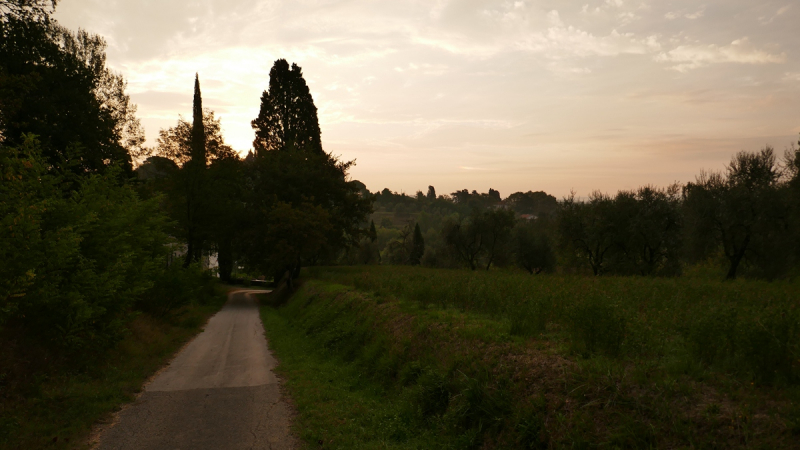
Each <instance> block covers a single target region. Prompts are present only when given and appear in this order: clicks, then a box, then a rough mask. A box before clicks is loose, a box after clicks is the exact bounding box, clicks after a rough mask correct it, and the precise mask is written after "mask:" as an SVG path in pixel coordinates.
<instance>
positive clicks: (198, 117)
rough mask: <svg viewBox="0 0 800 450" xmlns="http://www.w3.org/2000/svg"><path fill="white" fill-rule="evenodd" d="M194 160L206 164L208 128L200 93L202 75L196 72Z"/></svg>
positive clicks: (193, 105) (200, 164)
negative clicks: (205, 123) (204, 119)
mask: <svg viewBox="0 0 800 450" xmlns="http://www.w3.org/2000/svg"><path fill="white" fill-rule="evenodd" d="M192 161H194V162H196V164H197V165H198V166H202V167H205V166H206V162H207V161H206V130H205V127H204V126H203V97H202V96H201V95H200V77H199V76H198V74H194V101H193V102H192Z"/></svg>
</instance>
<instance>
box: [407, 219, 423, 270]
mask: <svg viewBox="0 0 800 450" xmlns="http://www.w3.org/2000/svg"><path fill="white" fill-rule="evenodd" d="M424 253H425V240H424V239H423V238H422V232H421V231H420V229H419V224H416V225H415V226H414V238H413V239H412V241H411V255H409V260H410V262H411V265H412V266H416V265H418V264H419V263H420V260H421V259H422V255H423V254H424Z"/></svg>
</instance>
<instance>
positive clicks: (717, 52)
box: [656, 37, 786, 72]
mask: <svg viewBox="0 0 800 450" xmlns="http://www.w3.org/2000/svg"><path fill="white" fill-rule="evenodd" d="M656 61H659V62H671V63H678V64H676V65H674V66H673V68H674V69H675V70H677V71H679V72H686V71H689V70H691V69H696V68H698V67H702V66H706V65H709V64H718V63H739V64H780V63H785V62H786V53H779V54H774V53H769V52H767V51H764V50H760V49H758V48H756V47H755V46H754V45H753V44H752V43H750V40H749V39H748V38H746V37H744V38H741V39H737V40H735V41H733V42H731V44H730V45H725V46H718V45H714V44H709V45H681V46H679V47H676V48H674V49H672V50H670V51H668V52H664V53H660V54H659V55H658V56H657V57H656Z"/></svg>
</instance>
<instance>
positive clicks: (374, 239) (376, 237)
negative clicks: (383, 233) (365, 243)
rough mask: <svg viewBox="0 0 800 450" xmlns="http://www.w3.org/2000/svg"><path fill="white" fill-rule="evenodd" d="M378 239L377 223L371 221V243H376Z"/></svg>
mask: <svg viewBox="0 0 800 450" xmlns="http://www.w3.org/2000/svg"><path fill="white" fill-rule="evenodd" d="M377 239H378V232H377V231H375V221H374V220H370V221H369V241H370V242H375V241H376V240H377Z"/></svg>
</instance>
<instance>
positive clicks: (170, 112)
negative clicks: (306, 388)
mask: <svg viewBox="0 0 800 450" xmlns="http://www.w3.org/2000/svg"><path fill="white" fill-rule="evenodd" d="M55 17H56V19H57V20H58V21H59V22H60V23H61V24H62V25H65V26H67V27H68V28H71V29H73V30H74V29H77V28H82V29H85V30H87V31H90V32H93V33H97V34H100V35H102V36H104V37H105V39H106V40H107V42H108V49H107V55H108V60H107V65H108V66H109V67H110V68H111V69H112V70H114V71H117V72H119V73H121V74H123V76H124V77H125V78H126V79H127V80H128V89H127V92H128V93H129V94H130V96H131V99H132V101H133V102H134V103H136V104H137V105H138V117H139V118H140V119H141V121H142V124H143V125H144V127H145V132H146V137H147V141H148V143H149V144H150V145H153V144H155V139H156V138H157V137H158V131H159V130H160V129H161V128H168V127H171V126H174V125H175V124H176V123H177V120H178V116H179V115H183V117H185V118H189V117H191V111H192V105H191V102H192V89H193V83H194V75H195V73H196V72H197V73H198V74H199V76H200V83H201V89H202V92H203V106H204V107H207V108H211V109H213V110H214V111H215V113H216V115H217V116H218V117H220V118H221V120H222V129H223V133H224V136H225V139H226V141H227V143H229V144H231V145H232V146H233V147H234V148H235V149H236V150H238V151H240V152H241V153H243V154H246V153H247V151H248V150H249V149H250V148H251V147H252V141H253V137H254V133H253V130H252V128H251V127H250V121H251V120H253V119H254V118H255V117H256V116H257V115H258V111H259V105H260V96H261V93H262V92H263V91H264V90H265V89H267V88H268V84H269V70H270V68H271V67H272V64H273V62H274V61H275V60H276V59H278V58H285V59H286V60H287V61H289V62H290V63H292V62H294V63H297V64H298V65H299V66H300V67H302V69H303V73H304V75H305V79H306V81H307V83H308V85H309V88H310V90H311V93H312V95H313V97H314V102H315V104H316V106H317V108H318V110H319V121H320V127H321V129H322V143H323V147H324V148H325V150H326V151H328V152H331V153H333V154H334V155H338V156H340V157H341V158H342V159H345V160H353V159H355V160H356V166H355V167H354V168H353V169H352V170H351V176H352V178H354V179H358V180H361V181H362V182H364V183H365V184H366V185H367V187H368V188H369V189H370V190H372V191H376V190H380V189H383V188H389V189H391V190H393V191H396V192H405V193H407V194H412V195H413V194H414V193H415V192H416V191H417V190H422V191H426V190H427V186H428V185H433V186H434V187H435V188H436V191H437V193H439V194H444V193H450V192H453V191H455V190H460V189H470V190H473V189H475V190H478V191H479V192H486V191H488V189H489V188H494V189H496V190H499V191H500V193H501V195H502V196H503V197H506V196H508V195H509V194H511V193H512V192H517V191H528V190H533V191H537V190H544V191H546V192H548V193H550V194H553V195H555V196H556V197H559V198H560V197H563V196H565V195H568V194H569V193H570V191H572V190H574V191H575V192H576V193H577V194H578V195H579V196H586V195H588V194H589V193H590V192H591V191H593V190H601V191H603V192H606V193H612V194H613V193H615V192H616V191H617V190H621V189H635V188H637V187H639V186H643V185H647V184H651V185H657V186H665V185H668V184H671V183H673V182H680V183H685V182H688V181H693V180H694V178H695V176H696V175H698V174H699V173H700V171H701V169H706V170H722V169H723V168H724V167H725V164H726V163H727V162H728V161H730V158H731V156H732V155H734V154H735V153H736V152H738V151H741V150H746V151H756V150H759V149H760V148H763V147H764V146H765V145H771V146H773V147H774V148H775V149H776V150H777V151H778V153H782V152H783V151H784V150H785V149H786V148H788V147H789V146H790V145H791V143H792V142H797V140H798V133H800V32H798V29H797V24H798V23H800V3H798V2H796V1H795V0H777V1H773V0H758V1H756V0H713V1H707V2H702V1H696V0H692V1H688V0H677V1H667V0H645V1H632V0H580V1H569V0H561V1H552V0H551V1H546V0H521V1H519V0H512V1H503V0H407V1H398V0H387V1H378V0H360V1H353V0H351V1H347V0H342V1H334V0H293V1H278V0H259V1H253V0H200V1H197V0H194V1H193V0H181V1H177V0H137V1H123V0H60V1H59V3H58V7H57V9H56V14H55Z"/></svg>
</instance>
